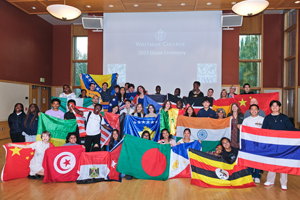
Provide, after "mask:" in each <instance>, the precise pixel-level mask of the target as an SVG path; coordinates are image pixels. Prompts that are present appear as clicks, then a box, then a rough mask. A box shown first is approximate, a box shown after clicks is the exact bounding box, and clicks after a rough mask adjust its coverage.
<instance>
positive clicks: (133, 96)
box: [126, 92, 138, 104]
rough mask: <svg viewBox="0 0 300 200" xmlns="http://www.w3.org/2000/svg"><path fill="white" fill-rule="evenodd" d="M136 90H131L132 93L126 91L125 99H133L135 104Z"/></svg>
mask: <svg viewBox="0 0 300 200" xmlns="http://www.w3.org/2000/svg"><path fill="white" fill-rule="evenodd" d="M137 96H138V95H137V92H133V93H129V92H127V93H126V99H129V100H130V101H133V100H134V99H135V102H134V103H135V104H136V98H137Z"/></svg>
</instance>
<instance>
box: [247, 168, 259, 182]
mask: <svg viewBox="0 0 300 200" xmlns="http://www.w3.org/2000/svg"><path fill="white" fill-rule="evenodd" d="M248 170H249V171H250V173H251V175H252V177H253V178H259V179H260V177H261V175H260V173H259V172H260V170H259V169H254V168H251V167H248Z"/></svg>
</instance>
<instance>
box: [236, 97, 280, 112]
mask: <svg viewBox="0 0 300 200" xmlns="http://www.w3.org/2000/svg"><path fill="white" fill-rule="evenodd" d="M251 98H255V99H257V102H258V106H259V109H260V110H263V111H264V112H265V113H266V116H267V115H269V114H270V113H271V110H270V107H269V104H270V102H271V101H272V100H277V101H278V100H279V92H273V93H261V94H243V95H234V99H235V101H236V103H237V104H238V105H239V106H240V109H241V111H242V113H243V114H245V112H246V111H247V110H249V107H250V100H251Z"/></svg>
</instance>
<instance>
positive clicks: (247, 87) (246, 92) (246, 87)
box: [242, 83, 254, 94]
mask: <svg viewBox="0 0 300 200" xmlns="http://www.w3.org/2000/svg"><path fill="white" fill-rule="evenodd" d="M243 89H244V92H243V93H242V94H254V92H250V90H251V87H250V84H249V83H245V84H244V85H243Z"/></svg>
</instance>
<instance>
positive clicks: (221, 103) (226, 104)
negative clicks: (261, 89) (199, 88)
mask: <svg viewBox="0 0 300 200" xmlns="http://www.w3.org/2000/svg"><path fill="white" fill-rule="evenodd" d="M234 102H236V101H235V99H234V98H227V99H218V100H214V103H213V107H212V109H213V110H214V111H216V112H217V110H218V109H219V108H223V109H224V110H225V116H227V115H228V113H230V112H231V104H232V103H234Z"/></svg>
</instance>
